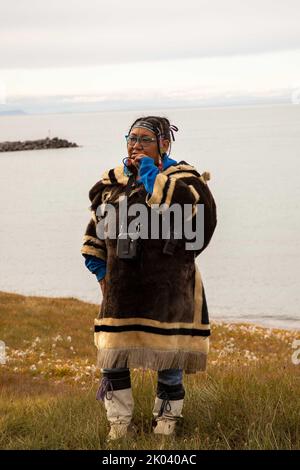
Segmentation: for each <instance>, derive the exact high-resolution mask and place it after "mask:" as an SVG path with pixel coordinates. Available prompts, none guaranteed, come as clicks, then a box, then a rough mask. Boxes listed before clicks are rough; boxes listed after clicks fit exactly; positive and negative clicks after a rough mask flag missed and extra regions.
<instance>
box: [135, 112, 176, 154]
mask: <svg viewBox="0 0 300 470" xmlns="http://www.w3.org/2000/svg"><path fill="white" fill-rule="evenodd" d="M137 123H140V124H143V123H144V126H141V127H145V128H148V129H149V130H151V131H152V132H154V134H155V136H156V140H157V146H158V151H159V154H160V156H162V155H161V153H160V146H159V138H160V137H163V138H164V139H167V140H169V141H170V150H169V155H170V153H171V143H172V140H173V141H174V140H175V137H174V131H175V132H177V131H178V127H177V126H174V124H170V121H169V119H168V118H166V117H161V116H142V117H139V118H138V119H136V120H135V121H134V123H133V124H132V125H131V127H130V129H129V132H128V134H130V132H131V129H133V128H134V127H136V125H137Z"/></svg>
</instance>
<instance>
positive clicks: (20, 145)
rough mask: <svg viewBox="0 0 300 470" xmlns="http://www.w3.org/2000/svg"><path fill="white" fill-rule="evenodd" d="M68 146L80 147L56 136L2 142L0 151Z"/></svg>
mask: <svg viewBox="0 0 300 470" xmlns="http://www.w3.org/2000/svg"><path fill="white" fill-rule="evenodd" d="M68 147H78V145H77V144H75V143H73V142H69V141H68V140H66V139H59V138H58V137H54V138H53V139H50V138H49V137H47V138H46V139H40V140H25V141H23V142H21V141H17V142H0V152H16V151H20V150H42V149H60V148H68Z"/></svg>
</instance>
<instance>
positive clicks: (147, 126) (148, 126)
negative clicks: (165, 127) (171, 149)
mask: <svg viewBox="0 0 300 470" xmlns="http://www.w3.org/2000/svg"><path fill="white" fill-rule="evenodd" d="M135 127H143V128H144V129H148V130H149V131H151V132H153V134H155V135H157V136H158V137H163V134H162V133H161V130H160V129H159V128H157V127H155V126H154V125H153V124H152V123H151V122H148V121H143V120H141V121H137V122H136V123H135V124H133V125H132V127H131V128H130V130H129V132H130V131H131V130H132V129H134V128H135ZM169 129H170V134H171V136H172V140H173V141H174V140H175V137H174V131H175V132H177V131H178V127H177V126H174V124H171V125H170V127H169Z"/></svg>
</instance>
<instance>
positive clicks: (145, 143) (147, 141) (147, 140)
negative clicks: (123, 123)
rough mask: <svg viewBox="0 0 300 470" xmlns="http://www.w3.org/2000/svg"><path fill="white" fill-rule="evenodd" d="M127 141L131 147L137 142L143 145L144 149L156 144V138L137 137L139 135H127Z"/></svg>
mask: <svg viewBox="0 0 300 470" xmlns="http://www.w3.org/2000/svg"><path fill="white" fill-rule="evenodd" d="M125 138H126V140H127V144H128V145H130V146H131V147H132V146H133V145H135V144H136V143H137V142H138V143H139V144H142V146H143V147H147V146H148V145H150V144H152V143H153V142H156V138H155V137H148V136H147V135H142V136H137V135H125Z"/></svg>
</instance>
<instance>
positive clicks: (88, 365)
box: [0, 292, 300, 449]
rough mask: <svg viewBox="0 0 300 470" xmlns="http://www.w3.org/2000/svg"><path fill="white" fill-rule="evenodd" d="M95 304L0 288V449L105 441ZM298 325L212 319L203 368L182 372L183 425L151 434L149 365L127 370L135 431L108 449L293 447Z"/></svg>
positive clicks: (298, 392) (299, 375) (298, 413)
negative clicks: (168, 434)
mask: <svg viewBox="0 0 300 470" xmlns="http://www.w3.org/2000/svg"><path fill="white" fill-rule="evenodd" d="M97 311H98V307H97V306H96V305H92V304H88V303H84V302H81V301H79V300H76V299H73V298H68V299H63V298H43V297H25V296H22V295H16V294H9V293H5V292H0V340H2V341H4V342H5V343H6V354H7V362H6V364H5V365H1V364H0V448H1V449H106V448H107V447H106V444H105V437H106V434H107V431H108V423H107V421H106V417H105V411H104V409H103V406H102V404H100V403H99V402H97V401H96V400H95V394H96V390H97V384H98V382H99V371H97V370H96V369H95V366H94V363H95V348H94V345H93V319H94V317H95V316H96V314H97ZM295 339H300V331H298V332H297V331H285V330H278V329H267V328H261V327H258V326H254V325H249V324H228V323H212V337H211V352H210V355H209V364H208V369H207V372H206V373H198V374H195V375H185V378H184V384H185V389H186V399H185V404H184V409H183V414H184V422H183V427H182V429H181V432H180V433H179V435H178V436H176V437H174V438H165V439H163V438H161V437H158V436H154V435H152V434H151V410H152V405H153V402H154V397H155V387H156V374H155V373H154V372H152V371H147V370H145V371H141V370H133V371H132V373H131V377H132V386H133V394H134V398H135V412H134V422H135V423H136V424H137V426H138V428H139V430H140V433H139V435H138V436H137V438H136V439H128V440H126V441H123V442H120V443H115V444H114V445H111V447H110V448H116V449H300V365H298V366H297V365H295V364H293V362H292V354H293V352H294V350H293V348H292V343H293V341H294V340H295Z"/></svg>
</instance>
